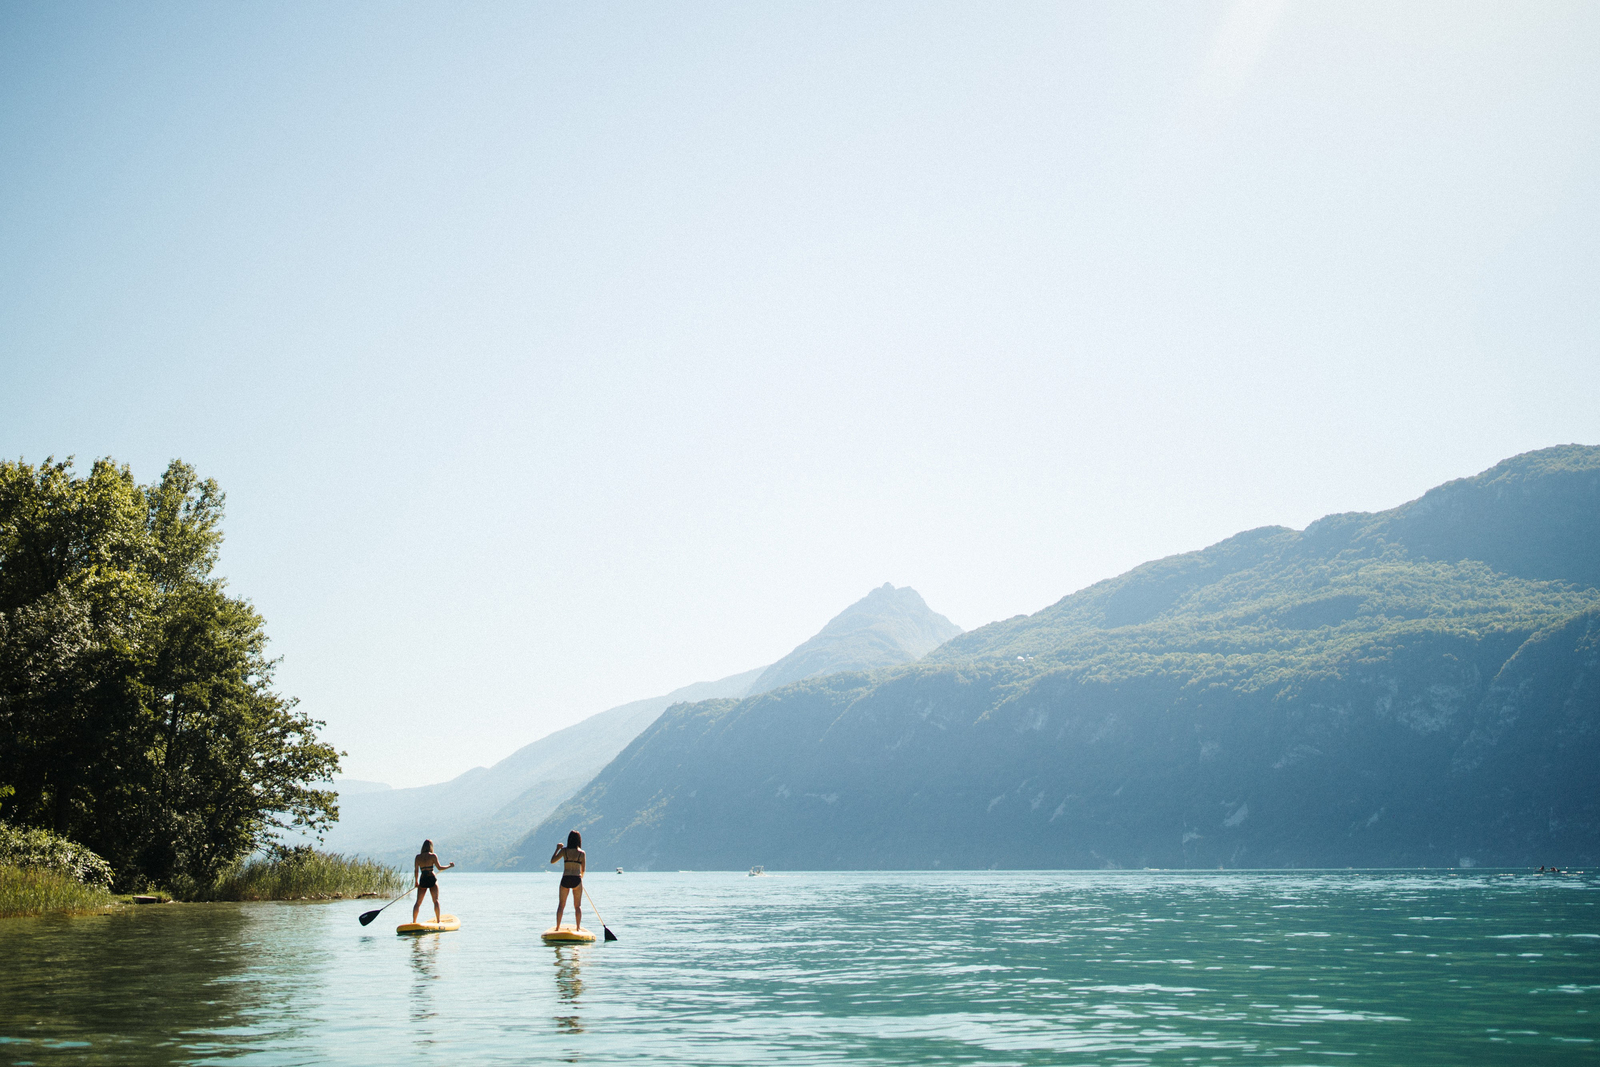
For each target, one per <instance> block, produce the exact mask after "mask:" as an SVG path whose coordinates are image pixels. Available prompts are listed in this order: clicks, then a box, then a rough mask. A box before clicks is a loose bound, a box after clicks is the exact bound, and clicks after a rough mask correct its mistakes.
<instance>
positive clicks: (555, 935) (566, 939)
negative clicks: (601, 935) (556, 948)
mask: <svg viewBox="0 0 1600 1067" xmlns="http://www.w3.org/2000/svg"><path fill="white" fill-rule="evenodd" d="M539 936H540V937H542V938H544V939H545V942H546V943H548V944H551V945H587V944H589V943H590V942H591V941H593V940H594V939H595V937H594V934H592V933H590V932H589V931H588V930H584V929H582V928H581V927H574V926H552V927H551V928H550V929H548V930H546V931H545V932H544V933H542V934H540V935H539Z"/></svg>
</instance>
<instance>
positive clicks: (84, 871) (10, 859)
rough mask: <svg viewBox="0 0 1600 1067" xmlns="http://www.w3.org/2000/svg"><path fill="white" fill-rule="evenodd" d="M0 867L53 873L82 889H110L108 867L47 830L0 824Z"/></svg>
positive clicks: (83, 849)
mask: <svg viewBox="0 0 1600 1067" xmlns="http://www.w3.org/2000/svg"><path fill="white" fill-rule="evenodd" d="M0 866H6V867H16V868H25V869H27V870H34V871H52V872H54V873H56V874H59V875H62V876H64V877H67V878H70V879H72V880H73V881H75V882H79V883H82V884H83V885H89V886H95V887H97V888H100V889H109V888H110V887H111V864H109V863H107V862H106V861H105V860H103V859H101V858H100V857H99V856H97V855H95V854H94V853H93V852H91V851H89V849H87V848H85V847H84V846H83V845H80V844H78V843H77V842H76V841H70V840H68V839H67V838H65V837H61V836H60V835H58V834H53V833H51V832H50V831H49V830H38V829H32V828H25V827H19V826H11V825H9V824H7V823H3V822H0Z"/></svg>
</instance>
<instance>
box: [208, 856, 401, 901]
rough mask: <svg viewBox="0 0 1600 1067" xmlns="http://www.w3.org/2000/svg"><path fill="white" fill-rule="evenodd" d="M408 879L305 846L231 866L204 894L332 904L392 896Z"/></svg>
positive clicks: (393, 869)
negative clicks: (340, 900)
mask: <svg viewBox="0 0 1600 1067" xmlns="http://www.w3.org/2000/svg"><path fill="white" fill-rule="evenodd" d="M407 884H408V881H407V879H406V878H405V876H404V875H402V874H401V872H400V870H399V869H398V868H396V867H390V866H389V865H387V864H384V863H377V862H375V861H373V860H365V859H361V858H359V857H354V856H342V855H339V854H338V853H334V852H318V851H316V850H314V849H311V848H308V847H306V846H303V845H302V846H301V847H299V848H294V849H287V850H284V851H282V852H278V853H276V854H274V855H270V856H262V857H257V858H255V859H250V860H246V861H244V862H243V863H239V864H235V865H234V866H233V867H232V868H230V869H229V870H228V871H226V872H224V873H223V876H222V877H221V878H220V879H218V880H217V883H216V885H214V886H212V887H211V889H210V890H209V891H207V892H205V893H196V894H194V896H196V897H203V898H204V899H207V900H301V899H306V900H332V899H334V898H336V897H357V896H360V895H361V894H363V893H384V894H389V895H394V894H397V893H399V892H400V891H401V890H403V889H405V887H406V885H407Z"/></svg>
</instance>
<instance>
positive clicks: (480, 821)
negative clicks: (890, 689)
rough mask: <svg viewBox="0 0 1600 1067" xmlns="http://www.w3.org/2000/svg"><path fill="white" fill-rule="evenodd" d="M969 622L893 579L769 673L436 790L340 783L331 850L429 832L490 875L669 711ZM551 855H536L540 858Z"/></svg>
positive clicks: (608, 716) (372, 851) (599, 725)
mask: <svg viewBox="0 0 1600 1067" xmlns="http://www.w3.org/2000/svg"><path fill="white" fill-rule="evenodd" d="M960 632H961V628H960V627H959V626H956V625H955V624H954V623H952V622H951V621H950V620H949V619H946V618H945V617H944V616H943V615H938V614H935V613H934V612H933V611H932V610H930V609H929V608H928V605H927V604H925V603H923V600H922V597H920V596H918V595H917V592H916V590H914V589H909V588H906V589H896V588H895V587H894V586H892V585H888V584H885V585H883V586H881V587H880V588H878V589H874V590H873V591H872V592H871V593H868V594H867V596H866V597H864V598H863V599H861V600H859V601H857V602H856V603H854V604H852V605H851V606H850V607H848V608H846V609H845V610H844V611H842V612H840V613H839V614H838V615H837V616H835V617H834V619H833V620H832V621H830V622H829V623H828V624H827V625H826V626H824V627H823V628H822V630H821V631H820V632H818V633H817V634H816V636H814V637H812V638H811V639H810V640H808V641H806V642H805V643H804V644H802V645H800V646H799V647H798V648H796V649H795V650H794V651H793V652H791V653H789V655H787V656H785V657H784V658H783V659H781V660H779V661H778V662H777V663H775V664H773V665H772V666H771V667H767V668H765V669H762V668H759V667H758V668H756V669H755V670H752V671H746V672H744V673H742V674H736V675H733V676H731V677H728V678H723V679H721V680H720V681H716V682H697V683H695V684H694V685H689V686H685V687H684V688H682V689H677V690H674V691H673V692H671V693H668V694H667V695H666V696H660V697H651V698H650V699H648V700H638V701H634V702H633V703H631V704H624V705H622V706H621V707H617V708H612V709H611V710H609V711H603V712H600V713H599V714H598V715H593V716H591V717H589V718H587V719H585V720H584V721H582V722H580V723H578V724H576V725H574V726H569V727H567V728H566V729H564V730H558V731H556V732H555V733H553V734H551V735H550V736H548V737H545V738H542V739H540V740H538V741H535V742H533V743H532V744H530V745H527V746H525V747H523V748H521V749H518V750H517V751H516V752H514V753H512V754H511V755H510V756H507V757H506V758H505V759H503V760H501V761H500V762H499V763H496V764H495V765H494V766H493V767H488V768H484V767H477V768H474V769H473V770H470V771H468V772H467V773H465V774H463V775H460V776H459V777H457V778H453V779H451V780H450V781H448V782H443V783H440V784H439V785H430V786H421V787H418V788H415V789H389V787H388V786H385V785H381V784H380V783H375V782H354V781H342V782H341V783H340V786H341V789H340V794H339V809H340V810H339V822H338V823H336V824H335V826H334V828H333V830H332V831H330V832H329V833H328V835H327V837H326V839H325V843H324V846H323V847H325V848H328V849H332V850H334V851H341V852H350V853H358V854H361V855H366V856H372V857H374V858H377V859H383V860H386V861H388V862H391V863H400V864H408V863H410V862H411V857H412V856H414V855H416V852H417V848H418V846H419V845H421V844H422V839H423V837H431V838H432V839H433V840H434V843H435V845H436V847H437V848H438V849H439V850H440V853H441V854H442V855H444V857H445V858H446V859H447V860H453V861H455V862H458V863H459V864H460V865H461V867H462V868H463V869H465V870H487V869H490V868H493V867H496V866H497V865H499V864H501V862H502V861H503V860H504V859H505V857H506V855H507V853H508V852H510V853H512V854H517V851H518V850H516V849H515V848H513V846H514V845H515V844H516V843H517V842H518V841H519V840H520V839H521V838H522V837H523V836H524V835H525V834H526V833H527V832H528V828H529V827H530V826H537V825H538V824H539V823H540V822H542V821H543V820H544V819H545V818H546V817H547V816H548V815H549V814H550V813H551V812H552V811H554V810H555V809H556V806H557V805H559V804H560V803H561V802H562V801H564V800H566V799H567V798H568V797H570V796H572V795H573V794H574V793H576V792H577V791H578V790H579V789H581V788H582V787H583V786H585V785H587V784H588V783H589V781H590V780H591V779H593V778H594V776H595V775H596V774H597V773H599V771H600V769H601V768H602V767H604V766H605V765H606V764H607V763H609V762H610V761H611V759H612V757H614V756H615V755H616V754H617V753H618V752H621V751H622V749H623V748H624V747H625V746H626V745H627V744H628V742H630V741H632V740H633V739H634V738H635V737H637V736H638V735H639V733H640V732H641V731H642V730H644V729H645V728H646V727H648V726H649V725H650V724H651V723H652V722H654V721H655V719H656V718H657V717H658V716H660V714H661V713H662V711H664V710H665V709H666V708H667V707H668V706H670V705H672V704H677V703H693V702H695V701H701V700H710V699H713V698H717V697H737V696H743V695H745V694H746V693H749V692H760V691H762V690H763V689H766V688H770V686H771V685H772V684H781V681H780V682H770V681H769V680H770V679H772V678H774V677H776V678H779V679H780V680H782V679H785V678H788V677H794V678H803V677H808V676H811V675H815V674H818V673H821V672H827V671H831V670H843V669H861V668H867V667H878V666H890V665H895V664H901V663H908V662H910V661H912V660H914V659H916V658H917V657H919V656H921V655H923V654H924V653H926V652H927V651H929V650H930V649H932V648H934V647H935V646H937V645H938V644H939V643H940V642H941V641H943V640H944V639H946V638H948V637H951V636H954V635H955V634H958V633H960ZM543 859H544V857H543V856H541V857H539V860H540V861H542V860H543Z"/></svg>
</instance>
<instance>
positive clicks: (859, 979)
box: [0, 871, 1600, 1065]
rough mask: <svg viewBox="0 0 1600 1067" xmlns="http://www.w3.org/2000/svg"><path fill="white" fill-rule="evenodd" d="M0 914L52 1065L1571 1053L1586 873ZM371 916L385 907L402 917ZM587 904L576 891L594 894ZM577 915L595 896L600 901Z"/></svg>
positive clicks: (449, 893)
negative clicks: (428, 912) (443, 918)
mask: <svg viewBox="0 0 1600 1067" xmlns="http://www.w3.org/2000/svg"><path fill="white" fill-rule="evenodd" d="M590 881H591V883H592V889H593V892H594V895H595V897H596V898H597V900H598V903H599V904H600V905H601V907H602V909H603V910H604V912H605V917H606V920H607V921H608V922H609V924H610V925H611V927H612V929H613V930H615V931H616V932H617V934H618V935H619V936H620V938H621V940H619V941H617V942H614V943H611V944H596V945H591V946H583V947H576V948H571V947H564V948H550V947H547V946H545V945H544V944H542V943H541V942H540V940H539V932H540V931H541V930H543V929H544V928H545V927H547V926H549V925H550V923H551V920H552V919H553V917H554V915H553V913H554V897H555V878H554V877H552V876H542V875H488V874H483V875H471V874H467V875H457V874H454V873H452V874H451V875H448V876H447V877H446V878H445V879H444V880H443V887H442V888H443V890H444V894H445V896H444V903H445V909H446V910H447V911H453V912H455V913H457V914H458V915H460V916H461V918H462V921H463V926H462V928H461V930H459V931H457V932H454V933H446V934H432V935H426V936H423V937H420V938H399V937H396V936H395V935H394V926H395V924H396V923H398V922H400V921H403V920H404V919H408V918H409V912H410V908H409V906H408V905H407V906H405V913H404V914H398V915H397V914H396V913H397V912H399V910H400V908H401V907H402V905H396V906H395V907H394V908H391V909H390V910H389V911H388V912H386V913H384V915H383V916H381V917H380V918H379V920H378V922H377V923H375V924H373V925H372V926H370V927H365V928H363V927H361V926H360V925H358V924H357V922H356V915H357V914H359V913H360V912H361V911H364V910H367V909H369V908H371V907H372V906H373V904H372V903H371V902H367V901H347V902H336V903H332V904H246V905H236V904H215V905H165V906H150V907H142V908H131V909H126V910H124V911H123V912H121V913H118V914H114V915H109V916H103V917H90V918H79V919H72V920H3V921H0V946H3V948H4V951H5V960H6V969H5V971H4V980H3V984H0V993H3V995H0V1035H3V1040H0V1060H3V1061H5V1062H13V1063H41V1064H58V1063H73V1064H102V1063H103V1064H171V1063H182V1064H192V1063H194V1064H197V1063H224V1062H226V1063H239V1064H250V1065H256V1064H274V1065H276V1064H313V1063H314V1064H363V1065H365V1064H380V1063H381V1064H386V1065H388V1064H422V1063H428V1064H434V1065H439V1064H500V1063H506V1064H513V1063H514V1064H522V1063H535V1062H544V1061H547V1060H555V1061H558V1062H571V1063H586V1064H611V1063H664V1064H723V1063H727V1064H750V1063H783V1064H808V1063H843V1062H847V1061H848V1062H850V1063H884V1064H889V1063H895V1064H899V1063H966V1064H1033V1063H1040V1064H1179V1063H1206V1064H1212V1063H1256V1062H1269V1063H1276V1064H1327V1063H1361V1064H1405V1065H1418V1064H1500V1063H1505V1064H1512V1063H1516V1064H1526V1063H1539V1064H1557V1065H1559V1064H1579V1063H1582V1064H1592V1063H1595V1062H1597V1061H1600V1049H1597V1047H1596V1039H1600V907H1597V904H1600V892H1597V890H1600V880H1597V879H1594V878H1592V877H1582V876H1566V877H1562V876H1554V877H1552V876H1538V875H1534V874H1530V873H1527V872H1517V873H1516V874H1515V875H1507V874H1505V873H1503V872H1493V871H1468V872H1437V873H1372V872H1336V873H1335V872H1326V873H1308V872H1272V873H1235V872H1227V873H1223V872H1217V873H1194V872H1173V873H1166V872H1107V873H1075V872H1074V873H1057V872H1049V873H1026V872H1007V873H961V874H929V873H914V874H911V873H886V874H863V873H851V874H772V875H768V876H766V877H762V878H750V877H747V876H745V875H743V874H688V873H685V874H625V875H614V874H595V875H592V876H591V878H590ZM391 917H392V918H391ZM591 918H592V917H591ZM588 925H596V924H594V923H592V922H590V923H588Z"/></svg>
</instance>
